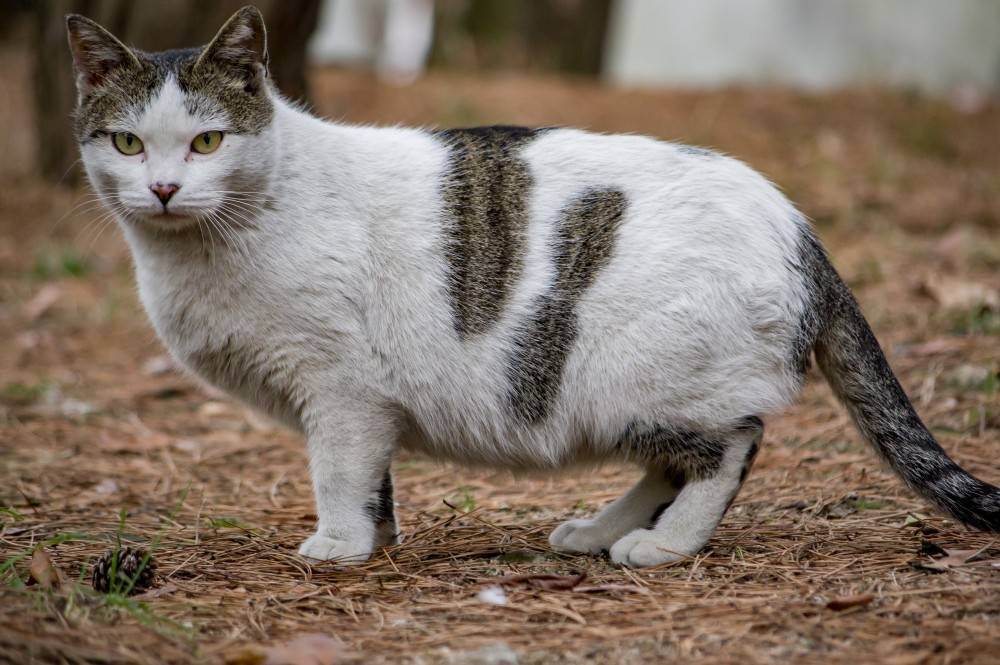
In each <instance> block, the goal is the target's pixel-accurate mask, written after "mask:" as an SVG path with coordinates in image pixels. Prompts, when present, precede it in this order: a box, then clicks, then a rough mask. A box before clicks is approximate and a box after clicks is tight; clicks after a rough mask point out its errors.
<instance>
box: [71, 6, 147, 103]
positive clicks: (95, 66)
mask: <svg viewBox="0 0 1000 665" xmlns="http://www.w3.org/2000/svg"><path fill="white" fill-rule="evenodd" d="M66 36H67V37H68V39H69V50H70V52H71V53H72V54H73V70H74V71H75V72H76V89H77V91H78V92H79V93H80V99H83V98H84V97H86V96H87V95H89V94H90V93H91V92H92V91H93V90H94V89H95V88H98V87H100V86H101V85H102V84H103V83H104V82H105V81H106V80H107V79H108V77H109V76H110V75H111V73H112V72H114V71H115V70H116V69H119V68H121V67H126V66H130V65H135V66H138V65H139V60H138V58H136V57H135V54H134V53H132V51H130V50H129V49H128V47H127V46H125V45H124V44H122V43H121V42H120V41H119V40H118V38H117V37H115V36H114V35H112V34H111V33H110V32H108V31H107V30H105V29H104V28H102V27H101V26H100V25H98V24H97V23H95V22H94V21H91V20H90V19H89V18H87V17H85V16H80V15H79V14H69V15H68V16H66Z"/></svg>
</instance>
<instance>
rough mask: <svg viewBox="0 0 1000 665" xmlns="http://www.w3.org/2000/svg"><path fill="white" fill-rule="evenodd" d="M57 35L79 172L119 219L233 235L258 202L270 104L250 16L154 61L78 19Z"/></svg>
mask: <svg viewBox="0 0 1000 665" xmlns="http://www.w3.org/2000/svg"><path fill="white" fill-rule="evenodd" d="M66 29H67V32H68V36H69V45H70V51H71V52H72V54H73V66H74V69H75V72H76V85H77V91H78V104H77V109H76V114H75V134H76V138H77V141H78V142H79V145H80V153H81V156H82V159H83V164H84V166H85V168H86V171H87V175H88V176H89V178H90V181H91V183H92V184H93V186H94V188H95V189H96V190H97V192H98V193H99V194H100V195H101V196H102V198H103V199H104V201H105V203H106V204H107V205H108V206H109V207H111V208H113V209H114V210H116V211H117V212H118V213H119V217H120V218H123V219H125V220H127V221H129V222H133V223H136V224H141V225H146V226H151V227H154V228H160V229H182V228H187V227H189V226H192V225H194V224H196V223H198V221H199V220H202V219H210V218H211V219H213V220H214V221H216V222H219V221H226V220H228V221H229V222H230V223H235V222H236V221H238V220H239V219H240V218H241V217H244V216H245V213H246V211H247V210H248V209H252V207H253V205H254V204H255V202H259V201H260V198H261V195H262V193H263V192H264V190H265V189H266V187H267V185H268V180H269V174H270V172H271V170H272V164H273V160H274V155H275V148H274V140H275V137H274V132H273V131H272V129H271V125H272V119H273V116H274V113H275V99H276V93H275V91H274V88H273V86H272V85H271V82H270V80H269V78H268V71H267V63H268V55H267V41H266V35H265V30H264V22H263V19H262V18H261V15H260V12H259V11H257V9H256V8H254V7H244V8H243V9H241V10H239V11H238V12H236V14H234V15H233V16H232V18H230V19H229V21H227V22H226V24H225V25H224V26H223V27H222V29H221V30H219V33H218V34H217V35H216V37H215V39H213V40H212V42H211V43H210V44H208V45H207V46H205V47H203V48H195V49H185V50H177V51H165V52H162V53H144V52H142V51H138V50H135V49H131V48H129V47H127V46H125V45H124V44H123V43H122V42H121V41H119V40H118V39H117V38H115V37H114V36H113V35H112V34H111V33H110V32H108V31H107V30H105V29H104V28H102V27H101V26H100V25H98V24H97V23H95V22H93V21H91V20H90V19H87V18H85V17H83V16H78V15H75V14H71V15H69V16H67V17H66Z"/></svg>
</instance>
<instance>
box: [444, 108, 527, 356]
mask: <svg viewBox="0 0 1000 665" xmlns="http://www.w3.org/2000/svg"><path fill="white" fill-rule="evenodd" d="M538 131H539V130H533V129H526V128H524V127H504V126H497V127H473V128H469V129H447V130H441V131H438V132H435V135H436V136H438V137H439V138H440V139H441V140H443V141H444V142H445V143H446V144H447V145H448V147H449V148H450V149H451V165H450V170H449V172H448V174H447V176H446V178H445V182H444V184H443V190H442V194H443V197H444V201H445V208H446V211H447V214H448V217H449V220H448V227H447V228H448V231H447V233H448V239H447V246H446V248H445V257H446V260H447V262H448V267H449V296H450V298H451V305H452V311H453V312H454V316H455V329H456V331H457V332H458V334H459V336H461V337H463V338H466V337H469V336H472V335H477V334H481V333H484V332H486V331H488V330H489V329H490V328H491V327H492V326H493V325H494V324H495V323H496V322H497V320H498V319H499V318H500V315H501V313H502V312H503V309H504V305H505V304H506V302H507V299H508V298H509V297H510V293H511V291H512V290H513V284H514V281H515V280H516V279H517V276H518V275H519V274H520V270H521V261H522V259H523V254H524V245H525V232H526V227H527V224H528V213H527V198H528V193H529V190H530V188H531V176H530V174H529V173H528V167H527V165H526V164H525V163H524V161H522V160H521V158H520V157H519V156H518V152H519V150H520V149H521V148H522V147H523V146H524V145H525V144H526V143H527V142H529V141H531V140H532V139H533V138H534V137H535V135H536V134H537V132H538Z"/></svg>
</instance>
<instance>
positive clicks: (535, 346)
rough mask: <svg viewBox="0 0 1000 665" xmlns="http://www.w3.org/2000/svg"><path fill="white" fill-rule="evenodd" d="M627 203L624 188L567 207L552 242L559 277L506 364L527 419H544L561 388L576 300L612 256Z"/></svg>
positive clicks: (514, 401) (516, 404) (519, 411)
mask: <svg viewBox="0 0 1000 665" xmlns="http://www.w3.org/2000/svg"><path fill="white" fill-rule="evenodd" d="M625 206H626V200H625V194H624V193H622V192H621V191H618V190H615V189H603V190H591V191H588V192H586V193H585V194H583V195H582V196H581V197H580V198H579V199H577V200H576V201H574V202H573V203H571V204H570V205H569V207H568V208H567V209H566V210H565V211H564V213H563V216H562V219H561V220H560V223H559V228H558V229H557V231H556V239H555V247H554V248H553V263H554V264H555V268H556V279H555V282H554V283H553V285H552V287H551V288H550V290H549V291H548V292H546V293H545V294H544V295H542V296H541V297H540V298H539V299H538V304H537V308H536V310H535V314H534V316H532V317H531V319H529V320H528V322H527V323H526V324H525V326H524V328H523V329H522V330H521V332H520V334H518V335H517V336H516V338H515V340H514V351H513V354H512V356H511V361H510V366H509V369H508V375H509V381H510V401H511V406H512V408H513V410H514V413H515V414H516V415H517V416H518V417H519V418H520V419H521V420H522V421H524V422H527V423H537V422H539V421H541V420H543V419H544V418H545V417H546V415H548V412H549V408H550V407H551V405H552V403H553V402H554V401H555V399H556V397H557V395H558V393H559V386H560V384H561V382H562V372H563V368H564V366H565V364H566V359H567V358H568V357H569V353H570V351H571V350H572V348H573V343H574V340H575V338H576V334H577V314H576V306H577V302H578V301H579V300H580V297H581V296H582V295H583V293H584V291H586V289H587V287H589V286H590V285H591V284H592V283H593V282H594V279H595V278H596V276H597V273H598V272H599V271H600V270H601V268H603V267H604V266H605V265H607V263H608V262H609V261H610V259H611V253H612V251H613V249H614V245H615V237H616V235H617V232H618V227H619V225H620V224H621V221H622V217H623V215H624V212H625Z"/></svg>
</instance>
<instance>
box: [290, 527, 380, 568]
mask: <svg viewBox="0 0 1000 665" xmlns="http://www.w3.org/2000/svg"><path fill="white" fill-rule="evenodd" d="M371 549H372V548H371V546H370V545H362V544H360V543H356V542H350V541H347V540H338V539H336V538H329V537H327V536H323V535H321V534H318V533H316V534H313V535H311V536H309V538H308V539H306V541H305V542H304V543H302V545H301V547H299V554H300V555H301V556H304V557H305V558H307V559H312V560H314V561H331V560H336V561H337V563H343V564H352V563H361V562H362V561H367V560H368V557H370V556H371Z"/></svg>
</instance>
